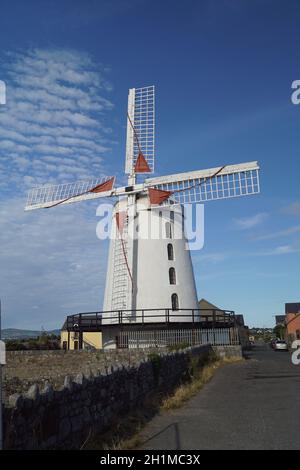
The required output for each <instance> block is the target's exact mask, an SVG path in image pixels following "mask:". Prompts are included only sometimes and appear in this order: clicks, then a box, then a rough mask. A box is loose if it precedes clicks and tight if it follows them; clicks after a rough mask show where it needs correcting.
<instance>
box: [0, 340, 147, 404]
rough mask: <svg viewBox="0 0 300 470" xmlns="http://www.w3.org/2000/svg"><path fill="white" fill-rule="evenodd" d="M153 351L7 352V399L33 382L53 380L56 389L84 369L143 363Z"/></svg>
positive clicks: (96, 370)
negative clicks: (66, 378)
mask: <svg viewBox="0 0 300 470" xmlns="http://www.w3.org/2000/svg"><path fill="white" fill-rule="evenodd" d="M152 351H156V349H155V350H151V349H150V350H149V349H148V350H143V349H131V350H129V349H124V350H110V351H107V352H104V351H86V350H77V351H63V350H56V351H7V353H6V355H7V357H6V360H7V364H6V366H5V368H4V371H3V372H4V394H5V401H7V398H8V396H9V395H11V394H13V393H16V392H17V393H23V392H25V391H27V390H28V388H29V387H30V386H31V385H33V384H35V383H36V384H38V386H39V387H40V388H43V387H44V386H45V384H46V383H47V382H51V385H52V386H53V388H54V390H58V389H59V388H61V387H62V386H63V384H64V380H65V376H66V375H69V376H71V378H75V377H76V375H77V374H79V373H80V372H82V373H83V374H85V375H89V374H90V373H92V374H94V375H97V374H99V373H102V374H103V373H106V371H107V370H108V368H110V367H111V366H113V367H118V366H120V365H126V366H133V365H136V364H139V363H140V361H141V360H143V359H145V358H146V357H147V356H148V355H149V354H150V353H151V352H152Z"/></svg>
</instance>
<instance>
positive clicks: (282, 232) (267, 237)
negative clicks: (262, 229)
mask: <svg viewBox="0 0 300 470" xmlns="http://www.w3.org/2000/svg"><path fill="white" fill-rule="evenodd" d="M298 232H300V225H294V226H293V227H289V228H287V229H285V230H279V231H278V232H272V233H267V234H265V235H259V236H257V237H254V238H253V240H271V239H272V238H280V237H287V236H289V235H293V234H294V233H298Z"/></svg>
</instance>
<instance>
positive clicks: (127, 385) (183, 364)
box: [4, 345, 212, 449]
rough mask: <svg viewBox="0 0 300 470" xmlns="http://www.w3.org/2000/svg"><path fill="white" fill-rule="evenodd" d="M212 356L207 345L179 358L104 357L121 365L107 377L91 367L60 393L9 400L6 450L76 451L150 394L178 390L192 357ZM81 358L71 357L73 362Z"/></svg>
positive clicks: (35, 389) (47, 390)
mask: <svg viewBox="0 0 300 470" xmlns="http://www.w3.org/2000/svg"><path fill="white" fill-rule="evenodd" d="M211 352H212V348H211V347H210V346H208V345H206V346H198V347H193V348H188V349H186V350H184V351H180V352H176V353H166V352H160V353H159V354H158V353H157V351H156V353H155V354H153V355H152V356H148V354H149V351H141V350H140V351H136V350H135V351H122V352H120V351H115V352H113V353H105V354H104V353H102V354H103V357H102V359H103V358H104V356H105V357H106V361H108V360H110V361H112V360H114V361H115V364H118V365H114V366H111V367H110V368H109V369H108V368H107V369H106V371H105V372H103V371H101V370H100V369H99V368H98V369H97V370H96V371H95V372H93V371H92V367H91V368H89V370H88V372H86V373H85V374H84V373H82V371H81V372H80V373H78V374H77V375H76V377H73V378H71V377H70V376H66V377H65V378H64V383H63V386H62V387H61V388H60V389H58V387H56V388H57V389H54V387H53V385H52V384H50V383H48V382H45V384H44V385H43V389H42V390H40V388H39V385H38V384H32V385H31V387H30V388H29V390H28V392H27V393H26V394H24V393H23V394H19V393H14V394H13V395H11V396H9V399H8V404H7V406H6V407H5V408H4V445H5V448H6V449H78V448H80V446H81V445H82V443H83V442H84V441H85V439H86V438H87V436H88V435H89V434H90V433H91V432H99V433H101V432H104V431H105V430H107V429H108V428H109V427H111V425H113V423H114V422H115V420H116V419H118V418H119V417H120V416H121V415H125V414H126V413H128V412H130V410H132V409H136V408H137V407H139V406H141V405H142V403H143V401H144V400H145V398H146V397H147V395H149V394H151V393H153V392H157V391H161V392H162V393H168V392H169V391H170V390H171V389H172V388H174V387H175V386H176V385H178V384H179V383H180V382H181V381H182V380H183V379H184V377H185V376H186V375H187V373H188V369H189V362H190V357H191V355H193V356H197V357H199V358H201V359H204V358H205V356H207V355H208V354H209V353H211ZM22 353H23V352H22ZM40 353H41V352H40V351H39V354H40ZM49 354H50V356H51V358H52V360H53V362H54V361H59V357H60V354H68V353H61V352H49V351H47V352H46V351H45V352H44V353H43V355H45V356H46V355H49ZM80 354H89V356H88V358H91V362H90V365H93V364H94V362H93V361H95V360H96V356H93V354H96V353H94V352H92V353H91V352H89V353H87V352H84V351H82V352H80ZM80 354H76V355H73V354H71V355H70V356H71V357H73V360H74V358H80ZM108 355H109V358H110V359H109V358H108ZM23 356H24V357H23V358H22V360H21V355H20V356H18V358H19V359H20V363H22V364H23V365H24V362H23V360H26V353H25V354H23ZM28 356H29V354H28ZM99 358H100V359H98V360H101V353H100V356H99ZM85 359H87V357H86V358H85ZM48 360H49V357H48ZM103 360H104V359H103ZM40 361H41V362H42V360H40ZM78 361H79V362H80V359H78ZM129 361H131V362H130V363H129ZM122 362H124V364H122ZM72 370H73V369H72Z"/></svg>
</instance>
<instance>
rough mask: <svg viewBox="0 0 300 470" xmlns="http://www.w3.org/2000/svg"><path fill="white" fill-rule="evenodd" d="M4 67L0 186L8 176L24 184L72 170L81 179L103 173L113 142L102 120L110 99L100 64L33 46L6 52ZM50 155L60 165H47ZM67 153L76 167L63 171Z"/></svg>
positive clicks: (79, 55) (56, 177)
mask: <svg viewBox="0 0 300 470" xmlns="http://www.w3.org/2000/svg"><path fill="white" fill-rule="evenodd" d="M3 69H4V74H5V73H6V83H7V103H6V105H5V106H2V107H1V108H0V138H1V147H0V160H2V161H3V159H4V158H5V159H6V160H7V163H6V168H7V175H6V174H5V172H1V174H0V184H2V187H5V186H6V187H7V190H9V189H10V186H9V184H8V177H9V178H10V181H14V182H15V183H19V184H20V183H21V184H22V187H23V186H24V185H25V186H27V183H28V182H30V184H32V183H36V184H41V183H45V182H47V181H52V180H55V181H57V182H61V181H62V179H63V178H64V177H65V176H66V174H67V179H69V177H70V175H71V173H73V174H74V173H75V172H76V174H78V176H79V177H80V178H84V177H90V176H93V177H95V176H102V174H103V173H102V161H103V156H104V155H105V154H106V153H107V152H110V150H111V146H112V145H113V142H112V141H111V139H110V138H109V137H108V136H109V135H110V132H111V129H110V128H108V127H107V126H106V124H104V118H105V114H106V113H107V112H109V111H110V110H111V109H112V107H113V104H112V102H111V101H110V100H109V99H108V97H107V95H108V90H109V89H111V86H110V85H109V84H108V83H107V81H106V79H105V78H104V75H103V72H102V70H103V67H101V66H99V65H98V64H96V63H95V62H94V61H93V59H92V58H91V57H90V56H89V55H87V54H84V53H81V52H80V53H79V52H77V51H69V50H57V49H56V50H41V49H33V50H30V51H26V52H23V53H10V54H8V55H7V57H6V62H5V63H4V67H3ZM55 155H58V156H61V158H62V160H61V163H62V164H63V168H61V165H59V164H57V166H56V167H54V166H52V167H49V165H48V163H49V161H47V160H46V159H45V157H48V156H55ZM20 157H22V160H20ZM83 157H86V159H84V158H83ZM66 158H69V159H70V165H69V167H71V166H72V167H73V166H74V160H76V161H77V164H76V171H74V169H73V170H68V164H67V161H66ZM68 171H70V173H69V174H68ZM28 176H31V179H29V178H28Z"/></svg>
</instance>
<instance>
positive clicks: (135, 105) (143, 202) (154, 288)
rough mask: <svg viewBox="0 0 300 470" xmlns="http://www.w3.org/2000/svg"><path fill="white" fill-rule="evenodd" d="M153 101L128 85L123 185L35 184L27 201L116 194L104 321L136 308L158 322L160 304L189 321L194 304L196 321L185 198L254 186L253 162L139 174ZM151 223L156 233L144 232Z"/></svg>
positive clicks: (248, 190)
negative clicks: (125, 180) (156, 174)
mask: <svg viewBox="0 0 300 470" xmlns="http://www.w3.org/2000/svg"><path fill="white" fill-rule="evenodd" d="M154 105H155V100H154V86H150V87H144V88H133V89H130V90H129V97H128V114H127V141H126V166H125V173H126V174H127V175H128V185H127V186H125V187H114V182H115V178H114V177H105V178H101V179H94V180H91V181H80V182H77V183H73V184H62V185H58V186H46V187H45V186H44V187H41V188H34V189H32V190H31V191H30V192H29V195H28V201H27V205H26V207H25V210H32V209H40V208H49V207H54V206H58V205H60V204H68V203H72V202H80V201H83V200H87V199H96V198H107V197H118V198H119V200H118V202H117V203H116V204H115V206H114V211H113V220H112V228H111V230H112V237H111V242H110V249H109V259H108V269H107V278H106V288H105V297H104V306H103V313H102V323H103V324H113V323H114V322H115V323H117V322H118V321H119V317H118V315H114V314H113V313H114V312H118V314H119V313H120V312H122V321H123V322H127V323H128V322H130V323H133V324H135V323H138V322H140V321H141V320H140V317H139V315H138V314H137V312H139V311H141V310H142V311H143V322H164V321H165V319H164V318H163V317H162V315H158V316H157V317H155V316H154V312H159V311H161V310H162V309H170V310H171V311H176V321H177V322H178V321H179V322H180V321H182V322H187V321H188V320H187V318H186V315H185V309H188V310H190V311H193V321H194V311H195V310H196V311H197V309H198V301H197V293H196V287H195V281H194V275H193V268H192V263H191V257H190V252H189V250H188V249H186V239H185V236H184V223H183V219H184V213H183V204H185V203H197V202H199V203H200V202H206V201H211V200H216V199H226V198H232V197H238V196H247V195H252V194H257V193H259V191H260V189H259V174H258V172H259V166H258V164H257V162H248V163H242V164H235V165H225V166H222V167H219V168H212V169H206V170H196V171H190V172H186V173H180V174H174V175H167V176H161V177H152V178H146V179H144V180H143V181H142V182H137V180H136V178H137V175H138V174H147V173H153V172H154V143H155V135H154V133H155V106H154ZM149 223H150V227H151V234H153V231H154V233H155V236H150V237H149ZM159 231H160V232H159ZM137 233H138V236H137ZM157 233H159V236H157ZM175 234H176V236H175ZM106 312H107V313H106ZM190 321H192V319H190Z"/></svg>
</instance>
